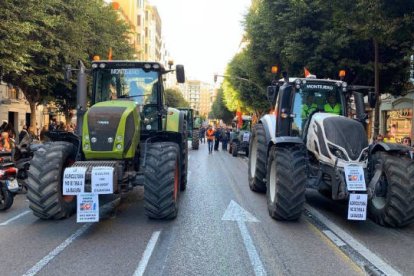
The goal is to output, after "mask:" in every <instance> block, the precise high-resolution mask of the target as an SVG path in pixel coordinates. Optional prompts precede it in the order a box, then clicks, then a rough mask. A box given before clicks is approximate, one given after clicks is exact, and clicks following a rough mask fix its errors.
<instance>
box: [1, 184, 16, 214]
mask: <svg viewBox="0 0 414 276" xmlns="http://www.w3.org/2000/svg"><path fill="white" fill-rule="evenodd" d="M12 205H13V194H12V192H10V191H9V190H8V189H7V187H6V183H4V182H3V183H2V184H1V185H0V211H4V210H7V209H9V208H10V207H11V206H12Z"/></svg>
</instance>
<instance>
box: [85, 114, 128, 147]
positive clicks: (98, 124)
mask: <svg viewBox="0 0 414 276" xmlns="http://www.w3.org/2000/svg"><path fill="white" fill-rule="evenodd" d="M125 109H126V108H125V107H94V108H91V110H90V111H89V113H88V129H89V139H91V149H92V151H112V149H113V146H114V141H115V138H116V137H115V136H116V130H117V129H118V125H119V122H120V120H121V116H122V114H123V113H124V111H125ZM93 138H95V139H96V142H95V143H93V141H92V139H93ZM109 138H110V139H109ZM108 139H109V141H111V139H112V141H111V142H108Z"/></svg>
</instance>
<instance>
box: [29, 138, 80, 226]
mask: <svg viewBox="0 0 414 276" xmlns="http://www.w3.org/2000/svg"><path fill="white" fill-rule="evenodd" d="M75 154H76V150H75V146H74V145H73V144H71V143H68V142H51V143H46V144H43V145H41V146H40V147H39V149H38V150H37V151H36V152H35V153H34V156H33V159H32V160H31V161H30V170H29V177H28V179H27V188H28V191H27V199H28V200H29V207H30V209H32V210H33V214H34V215H35V216H37V217H39V218H41V219H62V218H67V217H69V216H71V215H72V214H73V213H74V212H75V210H76V197H75V196H64V195H63V193H62V191H63V189H62V188H63V187H62V186H63V183H62V179H63V172H64V170H65V168H66V167H68V166H70V165H71V164H72V163H73V162H74V161H75Z"/></svg>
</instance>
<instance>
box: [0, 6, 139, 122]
mask: <svg viewBox="0 0 414 276" xmlns="http://www.w3.org/2000/svg"><path fill="white" fill-rule="evenodd" d="M4 2H5V5H3V4H2V5H1V6H0V21H1V22H7V23H6V24H5V25H3V24H2V25H0V40H1V42H0V43H1V44H0V46H1V47H2V51H0V53H1V54H0V70H1V73H2V79H3V80H5V81H6V82H8V83H10V84H12V85H14V86H16V87H19V88H21V89H22V91H23V93H24V95H25V97H26V99H27V100H28V102H29V105H30V109H31V125H32V126H35V125H36V117H35V114H36V112H35V111H36V105H37V104H39V103H41V102H43V101H45V100H46V99H49V98H50V97H52V98H54V96H55V95H54V93H57V94H59V93H61V92H62V91H60V89H62V87H66V88H67V89H74V88H75V87H74V86H73V83H72V85H65V84H63V67H64V65H65V64H76V62H77V61H78V60H84V61H85V63H86V64H88V63H89V62H90V60H91V58H92V56H93V55H95V54H100V55H102V56H105V55H106V53H107V52H108V49H109V47H110V46H111V47H113V48H114V53H117V54H115V56H116V55H118V57H119V58H125V57H131V56H132V48H131V46H130V45H129V43H128V41H127V35H128V30H129V28H128V26H127V25H126V23H123V22H121V21H120V20H119V19H118V15H117V13H116V12H115V11H114V10H112V9H111V7H109V6H108V5H106V4H104V2H103V1H81V0H36V1H35V0H27V1H18V0H5V1H4ZM8 9H10V10H8ZM22 22H24V23H22ZM14 26H17V27H14ZM8 27H10V30H8V29H7V28H8ZM26 43H27V44H26ZM3 47H4V48H3ZM3 49H5V51H3ZM11 51H15V54H13V53H11ZM10 60H14V63H13V62H12V63H11V62H10ZM57 89H59V90H58V91H57ZM66 102H67V103H69V102H70V105H69V106H66V108H69V107H71V106H73V99H71V98H70V97H69V98H68V99H67V101H66V99H65V101H62V103H66ZM62 106H63V105H62Z"/></svg>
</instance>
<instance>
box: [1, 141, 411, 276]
mask: <svg viewBox="0 0 414 276" xmlns="http://www.w3.org/2000/svg"><path fill="white" fill-rule="evenodd" d="M189 153H190V154H189V156H190V157H189V158H190V162H189V163H190V166H189V177H188V179H189V181H188V189H187V191H185V192H183V193H181V195H180V211H179V215H178V217H177V218H176V219H175V220H172V221H154V220H149V219H147V218H146V217H145V215H144V210H143V192H144V191H143V188H136V189H135V190H134V191H133V192H131V193H130V194H129V195H128V196H127V197H126V198H125V199H123V200H122V201H121V204H120V205H119V206H118V208H116V209H115V210H114V211H113V212H112V213H110V214H109V215H108V217H107V218H104V219H102V220H101V221H100V222H99V223H94V224H77V223H76V217H71V218H69V219H66V220H60V221H42V220H40V219H37V218H36V217H34V216H33V215H32V214H31V212H28V211H29V208H28V202H27V201H26V198H25V196H24V195H18V196H16V198H15V204H14V205H13V206H12V208H11V209H10V210H8V211H6V212H3V213H0V245H1V247H0V248H1V250H0V260H1V261H0V275H23V274H26V275H34V274H37V275H68V274H75V275H134V274H135V275H143V274H144V275H255V274H256V275H266V274H267V275H363V274H368V273H371V272H372V271H375V269H378V270H377V272H379V273H380V274H381V271H382V273H384V272H385V273H388V274H395V273H401V274H404V275H410V274H412V273H413V271H414V262H413V261H412V260H413V253H414V225H412V226H409V227H406V228H403V229H389V228H384V227H380V226H378V225H376V224H374V223H373V222H371V221H369V220H368V221H366V222H358V223H356V222H350V221H347V220H346V219H345V217H346V205H343V204H342V205H341V204H337V203H334V202H332V201H330V200H327V199H325V198H323V197H321V196H320V195H319V194H318V193H315V192H314V191H308V192H307V202H308V203H307V206H306V211H305V212H304V214H303V216H302V217H301V219H300V220H299V221H298V222H290V223H286V222H277V221H275V220H273V219H271V218H270V216H269V215H268V213H267V207H266V198H265V196H264V195H262V194H257V193H253V192H251V191H250V189H249V187H248V183H247V159H246V158H244V157H238V158H234V157H232V156H231V155H230V154H228V153H226V152H222V151H219V152H214V153H213V154H212V155H209V154H208V152H207V146H206V145H205V144H201V146H200V150H198V151H193V150H190V151H189ZM381 268H382V269H383V270H381ZM387 269H388V270H387ZM390 271H392V273H390Z"/></svg>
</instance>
